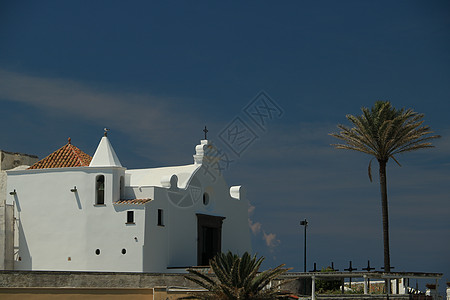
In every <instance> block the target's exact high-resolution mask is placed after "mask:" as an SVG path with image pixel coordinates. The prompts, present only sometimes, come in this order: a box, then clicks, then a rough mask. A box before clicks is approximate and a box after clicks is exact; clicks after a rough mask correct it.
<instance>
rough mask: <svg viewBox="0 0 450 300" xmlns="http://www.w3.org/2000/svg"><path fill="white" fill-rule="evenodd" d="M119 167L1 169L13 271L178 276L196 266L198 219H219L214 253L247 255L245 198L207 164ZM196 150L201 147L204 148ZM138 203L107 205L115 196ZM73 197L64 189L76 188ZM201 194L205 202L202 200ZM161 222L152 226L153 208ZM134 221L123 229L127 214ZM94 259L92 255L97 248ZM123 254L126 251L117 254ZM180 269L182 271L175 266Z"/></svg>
mask: <svg viewBox="0 0 450 300" xmlns="http://www.w3.org/2000/svg"><path fill="white" fill-rule="evenodd" d="M206 142H207V141H202V145H199V146H197V147H196V150H197V154H196V156H194V157H197V160H196V161H197V163H194V164H192V165H186V166H179V167H167V168H156V169H139V170H126V169H125V168H123V167H118V166H110V167H93V166H90V167H76V168H55V169H33V170H22V171H19V170H14V171H8V181H7V190H8V191H14V190H15V191H16V194H15V195H9V194H7V195H6V201H7V203H9V204H14V206H15V217H16V218H17V222H16V233H17V241H16V246H18V247H19V251H18V253H17V255H16V256H15V262H14V263H15V265H14V268H15V269H17V270H72V271H118V272H120V271H128V272H179V271H180V270H183V269H184V268H185V267H189V266H195V265H197V264H198V261H197V244H198V238H199V237H198V236H197V232H198V228H197V226H198V220H197V214H203V215H210V216H218V217H224V218H225V219H224V220H223V224H222V234H221V236H222V240H221V250H222V251H223V252H226V251H228V250H230V251H232V252H234V253H238V254H242V253H243V252H245V251H249V252H250V251H251V244H250V232H249V226H248V201H247V199H246V198H245V195H244V193H243V192H242V188H239V187H234V188H233V193H232V194H233V195H230V187H229V186H228V185H227V184H226V183H225V181H224V179H223V177H222V176H221V175H220V174H219V173H217V172H215V171H214V170H213V168H212V166H209V165H207V162H202V163H203V164H202V163H198V161H199V159H198V158H199V157H200V156H201V155H200V154H198V153H199V152H198V151H199V150H198V148H199V147H200V146H201V147H200V148H202V147H203V148H204V147H206ZM203 148H202V149H203ZM98 175H104V176H105V205H95V189H96V177H97V176H98ZM121 176H123V177H124V178H125V189H124V193H123V194H124V195H123V197H124V198H125V199H151V201H149V202H147V203H145V204H144V205H131V204H126V205H113V202H115V201H117V200H119V199H120V197H121V196H120V177H121ZM75 187H76V192H73V191H71V189H75ZM205 193H207V194H208V196H209V197H208V198H209V202H208V203H207V204H204V203H203V195H204V194H205ZM159 209H160V210H162V211H163V221H164V222H163V225H162V226H161V225H158V210H159ZM130 210H132V211H134V219H135V222H134V224H126V222H127V211H130ZM97 249H98V250H99V251H100V254H96V250H97ZM122 249H125V250H126V253H125V254H123V253H122ZM174 268H181V269H174Z"/></svg>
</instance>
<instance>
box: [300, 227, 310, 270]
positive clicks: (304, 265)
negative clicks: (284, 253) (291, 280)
mask: <svg viewBox="0 0 450 300" xmlns="http://www.w3.org/2000/svg"><path fill="white" fill-rule="evenodd" d="M300 225H301V226H305V250H304V252H303V253H304V257H303V258H304V264H303V272H306V227H308V221H306V219H305V220H304V221H300Z"/></svg>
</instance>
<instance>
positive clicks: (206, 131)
mask: <svg viewBox="0 0 450 300" xmlns="http://www.w3.org/2000/svg"><path fill="white" fill-rule="evenodd" d="M208 131H209V130H208V129H206V126H205V129H203V132H204V133H205V140H207V139H208V138H207V137H206V134H207V133H208Z"/></svg>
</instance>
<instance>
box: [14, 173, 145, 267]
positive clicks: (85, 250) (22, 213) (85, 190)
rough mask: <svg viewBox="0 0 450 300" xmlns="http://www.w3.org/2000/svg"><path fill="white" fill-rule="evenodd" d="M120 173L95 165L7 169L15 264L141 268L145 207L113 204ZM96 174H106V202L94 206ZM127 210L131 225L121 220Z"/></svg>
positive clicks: (117, 189) (29, 265) (27, 265)
mask: <svg viewBox="0 0 450 300" xmlns="http://www.w3.org/2000/svg"><path fill="white" fill-rule="evenodd" d="M123 174H124V168H93V167H79V168H59V169H43V170H26V171H9V172H8V190H14V189H15V190H16V195H8V197H7V203H11V204H12V203H14V205H15V208H16V211H15V214H16V218H17V228H16V232H17V233H18V238H19V252H18V255H16V258H15V269H17V270H76V271H136V272H140V271H142V264H141V263H140V262H141V260H142V245H143V232H144V231H143V230H144V226H145V223H144V222H145V218H144V216H145V206H143V205H140V206H136V205H133V206H129V207H125V206H120V207H119V208H118V207H115V206H113V205H112V202H113V201H116V200H118V199H119V193H120V190H119V188H120V184H119V182H120V175H123ZM97 175H104V176H105V205H104V206H99V205H95V182H96V176H97ZM74 186H76V188H77V191H76V192H71V189H73V188H74ZM130 209H132V210H134V211H135V220H136V221H135V225H127V224H125V223H126V220H127V219H126V218H127V215H126V211H127V210H130ZM135 238H137V239H135ZM96 249H100V255H96V253H95V251H96ZM122 249H126V254H125V255H124V254H122V253H121V251H122ZM19 257H20V260H19Z"/></svg>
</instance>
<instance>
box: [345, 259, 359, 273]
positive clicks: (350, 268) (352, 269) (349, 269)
mask: <svg viewBox="0 0 450 300" xmlns="http://www.w3.org/2000/svg"><path fill="white" fill-rule="evenodd" d="M355 270H358V269H357V268H353V267H352V261H350V267H348V269H344V271H349V272H352V271H355Z"/></svg>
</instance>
